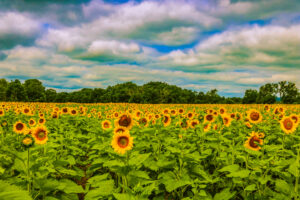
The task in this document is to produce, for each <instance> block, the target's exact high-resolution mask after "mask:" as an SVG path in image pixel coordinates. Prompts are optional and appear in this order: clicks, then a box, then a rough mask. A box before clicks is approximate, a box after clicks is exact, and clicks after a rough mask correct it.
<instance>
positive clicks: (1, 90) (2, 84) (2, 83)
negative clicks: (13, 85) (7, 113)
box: [0, 78, 8, 101]
mask: <svg viewBox="0 0 300 200" xmlns="http://www.w3.org/2000/svg"><path fill="white" fill-rule="evenodd" d="M7 87H8V82H7V81H6V79H4V78H2V79H0V101H6V91H7Z"/></svg>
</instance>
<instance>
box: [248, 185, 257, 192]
mask: <svg viewBox="0 0 300 200" xmlns="http://www.w3.org/2000/svg"><path fill="white" fill-rule="evenodd" d="M245 190H246V191H254V190H256V185H255V184H251V185H248V186H247V187H246V188H245Z"/></svg>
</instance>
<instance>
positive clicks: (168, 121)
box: [163, 115, 171, 127]
mask: <svg viewBox="0 0 300 200" xmlns="http://www.w3.org/2000/svg"><path fill="white" fill-rule="evenodd" d="M163 124H164V126H165V127H166V126H169V125H170V124H171V117H170V115H164V116H163Z"/></svg>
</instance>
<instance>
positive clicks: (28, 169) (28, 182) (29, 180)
mask: <svg viewBox="0 0 300 200" xmlns="http://www.w3.org/2000/svg"><path fill="white" fill-rule="evenodd" d="M29 158H30V148H28V149H27V189H28V192H29V193H30V192H31V183H30V182H31V177H30V168H29Z"/></svg>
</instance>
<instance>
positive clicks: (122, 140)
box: [118, 136, 129, 148]
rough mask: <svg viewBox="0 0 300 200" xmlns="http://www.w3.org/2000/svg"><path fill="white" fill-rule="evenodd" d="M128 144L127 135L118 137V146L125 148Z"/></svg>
mask: <svg viewBox="0 0 300 200" xmlns="http://www.w3.org/2000/svg"><path fill="white" fill-rule="evenodd" d="M128 144H129V139H128V137H125V136H122V137H120V138H119V139H118V145H119V147H121V148H125V147H127V146H128Z"/></svg>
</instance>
